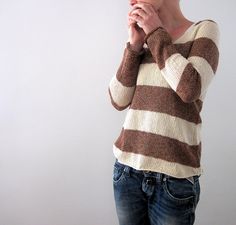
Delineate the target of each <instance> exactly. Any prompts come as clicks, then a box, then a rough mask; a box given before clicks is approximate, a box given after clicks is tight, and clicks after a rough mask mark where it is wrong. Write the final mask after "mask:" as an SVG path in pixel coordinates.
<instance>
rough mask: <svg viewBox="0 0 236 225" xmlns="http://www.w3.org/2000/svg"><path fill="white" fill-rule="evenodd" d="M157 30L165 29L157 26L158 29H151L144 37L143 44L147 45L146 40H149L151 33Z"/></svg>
mask: <svg viewBox="0 0 236 225" xmlns="http://www.w3.org/2000/svg"><path fill="white" fill-rule="evenodd" d="M158 29H165V28H164V27H162V26H159V27H156V28H155V29H153V30H152V31H150V32H149V33H148V34H146V36H145V38H144V42H145V43H146V44H147V39H148V38H149V36H150V35H151V34H152V33H153V32H155V31H156V30H158Z"/></svg>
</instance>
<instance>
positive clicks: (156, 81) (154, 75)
mask: <svg viewBox="0 0 236 225" xmlns="http://www.w3.org/2000/svg"><path fill="white" fill-rule="evenodd" d="M137 85H150V86H160V87H169V88H170V85H169V84H168V83H167V82H166V80H165V78H164V77H163V76H162V74H161V71H160V69H159V67H158V65H157V64H156V63H143V64H140V66H139V74H138V78H137Z"/></svg>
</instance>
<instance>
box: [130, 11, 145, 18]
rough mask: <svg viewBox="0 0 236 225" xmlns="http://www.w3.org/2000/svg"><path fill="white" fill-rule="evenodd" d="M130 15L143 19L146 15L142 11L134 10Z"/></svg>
mask: <svg viewBox="0 0 236 225" xmlns="http://www.w3.org/2000/svg"><path fill="white" fill-rule="evenodd" d="M131 15H139V16H141V17H142V18H144V17H145V16H146V15H147V14H146V13H145V12H144V11H143V10H142V9H135V10H133V11H132V12H131Z"/></svg>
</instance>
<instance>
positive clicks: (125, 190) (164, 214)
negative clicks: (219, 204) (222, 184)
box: [113, 159, 200, 225]
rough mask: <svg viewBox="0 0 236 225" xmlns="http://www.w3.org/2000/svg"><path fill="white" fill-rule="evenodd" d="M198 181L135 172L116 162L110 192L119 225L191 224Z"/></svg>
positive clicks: (197, 193)
mask: <svg viewBox="0 0 236 225" xmlns="http://www.w3.org/2000/svg"><path fill="white" fill-rule="evenodd" d="M199 177H200V175H195V176H193V177H191V178H192V179H190V178H176V177H172V176H169V175H167V174H164V173H159V172H154V171H145V170H136V169H134V168H132V167H130V166H127V165H124V164H122V163H120V162H119V161H118V160H117V159H116V161H115V164H114V167H113V191H114V199H115V206H116V213H117V216H118V220H119V225H192V224H194V220H195V209H196V207H197V204H198V201H199V196H200V184H199Z"/></svg>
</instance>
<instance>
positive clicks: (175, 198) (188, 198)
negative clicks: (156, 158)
mask: <svg viewBox="0 0 236 225" xmlns="http://www.w3.org/2000/svg"><path fill="white" fill-rule="evenodd" d="M167 182H168V178H166V180H165V181H164V190H165V191H166V193H167V195H168V196H169V198H171V199H173V200H175V201H180V202H184V201H189V200H191V199H193V198H194V197H195V196H194V195H191V196H189V197H185V198H178V197H175V196H174V195H172V194H171V193H170V191H169V189H168V185H167Z"/></svg>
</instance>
